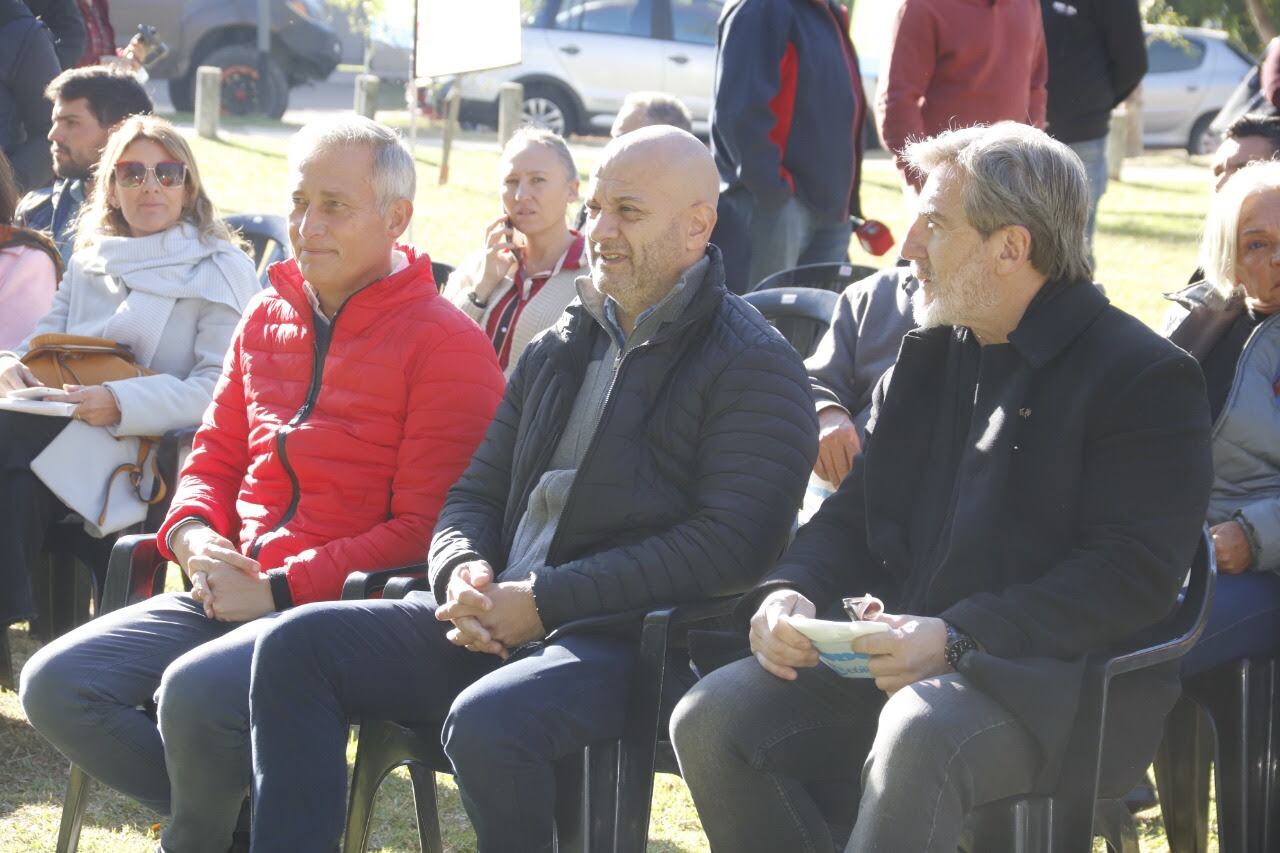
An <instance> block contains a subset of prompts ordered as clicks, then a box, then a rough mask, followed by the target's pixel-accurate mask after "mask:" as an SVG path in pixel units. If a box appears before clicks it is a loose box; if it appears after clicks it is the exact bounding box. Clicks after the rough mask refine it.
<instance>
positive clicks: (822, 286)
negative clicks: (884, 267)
mask: <svg viewBox="0 0 1280 853" xmlns="http://www.w3.org/2000/svg"><path fill="white" fill-rule="evenodd" d="M876 272H878V270H877V269H876V268H875V267H864V266H859V265H858V264H848V263H838V264H806V265H805V266H802V267H794V268H792V269H789V270H783V271H782V272H776V273H774V274H773V275H771V276H769V277H768V278H766V279H764V280H763V281H760V282H757V283H756V286H755V287H753V288H751V292H752V293H754V292H755V291H757V290H771V289H774V288H778V287H814V288H817V289H819V290H830V291H834V292H835V293H839V292H840V291H842V290H844V289H845V288H846V287H848V286H849V285H851V284H853V283H854V282H855V281H861V280H862V279H864V278H866V277H867V276H869V275H874V274H875V273H876Z"/></svg>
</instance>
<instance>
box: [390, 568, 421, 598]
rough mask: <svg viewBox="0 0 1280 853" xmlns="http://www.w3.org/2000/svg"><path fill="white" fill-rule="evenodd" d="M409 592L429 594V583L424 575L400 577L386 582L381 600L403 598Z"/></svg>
mask: <svg viewBox="0 0 1280 853" xmlns="http://www.w3.org/2000/svg"><path fill="white" fill-rule="evenodd" d="M411 592H431V581H430V579H428V578H427V576H426V574H421V575H401V576H400V577H395V578H392V579H391V580H389V581H387V585H386V586H385V587H383V588H382V597H383V598H393V599H394V598H404V597H405V596H406V595H408V594H409V593H411Z"/></svg>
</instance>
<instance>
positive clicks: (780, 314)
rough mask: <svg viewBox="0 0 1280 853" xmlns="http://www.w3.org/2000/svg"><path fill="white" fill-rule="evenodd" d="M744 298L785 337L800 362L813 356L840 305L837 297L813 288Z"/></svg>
mask: <svg viewBox="0 0 1280 853" xmlns="http://www.w3.org/2000/svg"><path fill="white" fill-rule="evenodd" d="M742 298H743V299H745V300H747V302H750V303H751V304H752V305H753V306H755V308H756V310H757V311H759V312H760V313H761V314H763V315H764V318H765V319H766V320H768V321H769V322H770V323H772V324H773V326H774V328H776V329H777V330H778V331H779V332H781V333H782V336H783V337H784V338H786V339H787V340H788V341H789V342H790V343H791V345H792V346H793V347H795V348H796V352H798V353H800V357H801V358H808V357H809V356H811V355H813V351H814V350H815V349H817V347H818V341H820V340H822V336H823V335H824V334H825V333H826V331H827V327H828V326H830V325H831V315H832V314H833V313H835V310H836V303H837V302H839V301H840V296H839V295H838V294H837V293H834V292H832V291H830V290H818V289H816V288H812V287H775V288H770V289H769V290H753V291H752V292H750V293H747V294H745V295H743V297H742Z"/></svg>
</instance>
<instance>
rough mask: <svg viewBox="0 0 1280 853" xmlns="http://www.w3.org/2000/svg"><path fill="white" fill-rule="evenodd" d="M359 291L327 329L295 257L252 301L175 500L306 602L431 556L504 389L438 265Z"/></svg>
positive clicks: (488, 348)
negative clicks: (453, 491)
mask: <svg viewBox="0 0 1280 853" xmlns="http://www.w3.org/2000/svg"><path fill="white" fill-rule="evenodd" d="M401 249H402V251H405V253H406V254H407V255H408V257H409V259H410V264H409V266H408V268H406V269H403V270H401V271H400V272H397V273H394V274H393V275H390V276H388V277H387V278H385V279H383V280H381V281H378V282H375V283H374V284H371V285H369V286H368V287H366V288H364V289H363V290H360V291H358V292H357V293H356V294H355V295H354V296H352V297H351V298H350V299H348V300H347V302H346V303H345V304H344V305H343V306H342V308H341V309H339V311H338V313H337V315H336V316H335V317H334V319H333V322H332V324H331V326H328V327H326V326H325V325H324V324H317V323H316V322H315V319H314V315H313V313H312V308H311V304H310V302H309V301H308V299H307V294H306V291H305V289H304V286H303V279H302V274H301V272H299V270H298V267H297V265H296V264H295V263H294V262H293V261H287V262H285V263H281V264H277V265H276V266H274V267H272V269H271V282H272V284H273V285H274V289H273V290H268V291H266V292H265V293H263V294H262V296H260V297H259V298H258V299H256V300H255V301H254V302H253V303H252V304H251V305H250V306H249V308H248V310H247V312H246V314H245V317H244V319H243V320H242V321H241V323H240V328H239V329H238V330H237V332H236V336H235V339H234V340H233V341H232V344H231V349H230V350H229V351H228V353H227V360H226V364H225V366H224V368H223V372H222V377H221V378H220V379H219V380H218V386H217V388H216V390H215V391H214V395H213V403H212V404H211V405H210V406H209V409H208V410H207V411H206V412H205V416H204V424H203V426H201V428H200V431H199V432H198V433H197V434H196V438H195V445H194V448H193V450H192V452H191V456H190V458H189V460H188V461H187V464H186V467H185V468H184V469H183V472H182V481H181V483H180V484H179V486H178V490H177V493H176V494H175V495H174V499H173V506H172V508H171V509H170V510H169V516H168V518H167V519H166V520H165V523H164V526H163V527H161V528H160V531H159V533H158V534H157V537H158V540H159V542H160V549H161V553H163V554H164V555H165V556H166V557H167V558H169V559H173V555H172V553H170V552H169V549H168V543H167V541H166V540H167V539H168V534H169V531H170V530H172V529H173V527H174V525H176V524H177V523H178V522H179V521H181V520H183V519H184V518H192V517H195V518H199V519H201V520H203V521H205V522H206V523H208V524H209V525H210V526H212V527H213V528H214V530H216V531H217V532H218V533H220V534H221V535H223V536H225V537H226V538H228V539H230V540H231V541H233V542H237V543H239V548H240V550H241V552H243V553H245V554H247V555H249V556H250V557H253V558H254V559H256V560H258V562H259V563H261V565H262V567H263V570H264V571H267V572H268V574H272V573H277V572H283V573H284V575H285V578H286V580H287V582H288V589H289V592H290V594H291V595H292V599H293V603H295V604H302V603H304V602H308V601H324V600H332V599H336V598H337V597H338V596H339V594H340V593H341V591H342V582H343V579H344V578H346V576H347V575H348V574H349V573H351V572H353V571H358V570H367V569H375V568H389V567H393V566H399V565H405V564H407V563H414V562H419V561H422V560H424V559H425V558H426V556H427V546H428V544H429V543H430V540H431V531H432V528H433V527H434V526H435V523H436V515H437V514H438V513H439V512H440V507H441V506H442V505H443V504H444V498H445V493H446V492H447V491H448V489H449V487H450V486H451V485H453V482H454V480H456V479H457V478H458V476H459V475H460V474H461V473H462V471H463V469H464V468H466V466H467V463H468V462H469V461H470V460H471V454H472V453H473V452H474V451H475V449H476V446H477V445H478V444H479V443H480V439H481V438H482V437H483V436H484V433H485V430H486V429H487V428H488V426H489V421H490V420H491V419H492V418H493V413H494V410H495V409H497V406H498V402H499V400H500V399H501V398H502V391H503V378H502V371H501V370H500V369H499V368H498V360H497V357H496V356H495V354H494V351H493V346H492V344H490V343H489V341H488V339H487V338H485V336H484V333H483V332H481V331H480V329H479V327H477V326H476V324H475V323H473V322H472V321H471V320H470V319H469V318H467V317H466V316H465V315H464V314H463V313H462V312H461V311H459V310H458V309H457V308H455V307H453V305H451V304H449V302H448V301H447V300H445V299H443V298H440V297H439V296H437V294H436V288H435V283H434V281H433V279H432V276H431V262H430V259H429V258H428V257H427V256H426V255H425V254H415V253H414V252H413V250H412V249H407V248H405V247H401Z"/></svg>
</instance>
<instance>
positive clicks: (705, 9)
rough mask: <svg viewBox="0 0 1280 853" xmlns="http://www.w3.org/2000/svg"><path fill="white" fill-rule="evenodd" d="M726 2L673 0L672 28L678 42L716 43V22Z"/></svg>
mask: <svg viewBox="0 0 1280 853" xmlns="http://www.w3.org/2000/svg"><path fill="white" fill-rule="evenodd" d="M723 5H724V0H671V26H672V28H673V29H674V30H675V33H674V35H675V39H676V41H687V42H692V43H693V44H710V45H714V44H715V43H716V22H717V21H719V20H720V7H721V6H723Z"/></svg>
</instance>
